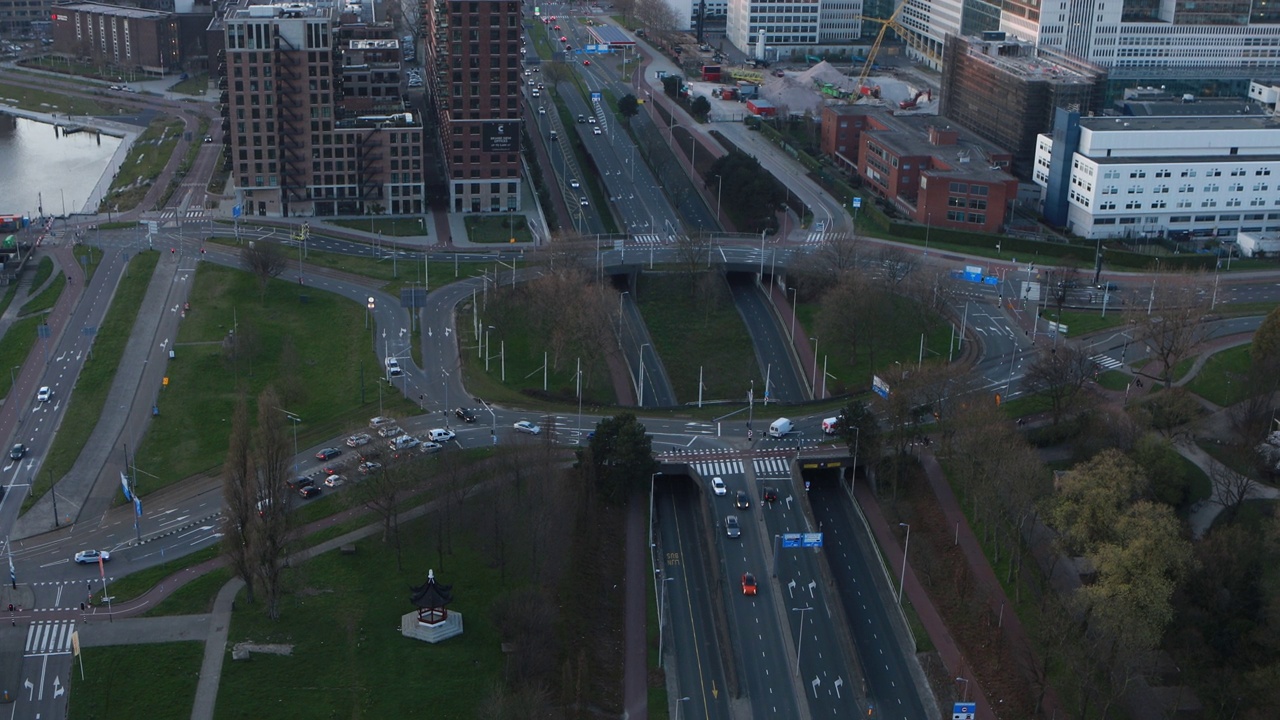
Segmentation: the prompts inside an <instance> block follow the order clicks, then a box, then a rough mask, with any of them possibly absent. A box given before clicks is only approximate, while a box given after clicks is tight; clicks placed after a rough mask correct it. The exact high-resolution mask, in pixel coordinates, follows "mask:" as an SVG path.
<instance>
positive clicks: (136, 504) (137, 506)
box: [133, 497, 142, 517]
mask: <svg viewBox="0 0 1280 720" xmlns="http://www.w3.org/2000/svg"><path fill="white" fill-rule="evenodd" d="M133 509H134V511H135V512H136V513H137V515H138V517H142V498H140V497H135V498H134V499H133Z"/></svg>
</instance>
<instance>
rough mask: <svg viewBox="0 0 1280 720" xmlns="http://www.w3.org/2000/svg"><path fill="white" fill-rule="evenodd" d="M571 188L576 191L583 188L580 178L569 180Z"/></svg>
mask: <svg viewBox="0 0 1280 720" xmlns="http://www.w3.org/2000/svg"><path fill="white" fill-rule="evenodd" d="M569 187H571V188H573V189H575V190H576V189H578V188H580V187H582V183H580V182H578V178H569Z"/></svg>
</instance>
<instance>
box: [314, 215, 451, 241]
mask: <svg viewBox="0 0 1280 720" xmlns="http://www.w3.org/2000/svg"><path fill="white" fill-rule="evenodd" d="M327 222H329V223H330V224H333V225H337V226H338V227H344V228H351V229H352V230H359V231H361V232H369V233H382V234H383V235H385V236H387V237H422V236H424V235H431V225H433V224H434V223H427V224H426V225H423V220H422V218H416V217H394V218H384V217H369V218H351V219H342V220H329V221H327Z"/></svg>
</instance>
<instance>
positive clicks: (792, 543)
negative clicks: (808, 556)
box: [782, 533, 803, 548]
mask: <svg viewBox="0 0 1280 720" xmlns="http://www.w3.org/2000/svg"><path fill="white" fill-rule="evenodd" d="M802 539H803V535H802V534H801V533H782V547H784V548H796V547H803V545H801V544H800V543H801V541H802Z"/></svg>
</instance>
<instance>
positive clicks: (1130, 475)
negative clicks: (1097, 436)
mask: <svg viewBox="0 0 1280 720" xmlns="http://www.w3.org/2000/svg"><path fill="white" fill-rule="evenodd" d="M1149 484H1150V483H1149V482H1148V480H1147V476H1146V475H1144V474H1143V473H1142V469H1141V468H1139V467H1138V466H1137V464H1136V463H1134V462H1133V461H1132V460H1130V459H1129V458H1128V457H1126V456H1125V455H1124V454H1123V453H1121V452H1119V451H1118V450H1104V451H1102V452H1100V453H1098V454H1097V455H1096V456H1094V457H1093V458H1092V459H1090V460H1089V461H1087V462H1083V463H1080V464H1078V465H1076V466H1075V467H1073V468H1072V469H1071V470H1070V471H1069V472H1067V473H1066V474H1065V475H1064V476H1063V477H1062V478H1061V479H1060V480H1059V481H1058V497H1057V502H1056V504H1055V505H1054V506H1053V508H1052V509H1051V511H1050V517H1051V518H1052V521H1053V526H1054V527H1055V528H1057V530H1058V532H1059V533H1061V534H1062V536H1063V539H1064V540H1065V541H1066V542H1067V544H1068V546H1069V547H1071V548H1072V549H1074V550H1076V551H1078V552H1089V551H1091V550H1092V549H1093V548H1095V547H1096V546H1098V545H1099V544H1100V543H1103V542H1108V541H1110V540H1112V538H1113V537H1114V532H1115V527H1116V523H1117V522H1118V521H1119V518H1120V515H1121V514H1122V513H1123V512H1124V511H1125V509H1126V508H1127V507H1128V506H1129V505H1130V504H1131V503H1132V502H1133V501H1134V500H1136V499H1137V498H1139V497H1142V496H1143V495H1145V494H1146V493H1147V490H1148V487H1149Z"/></svg>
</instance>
